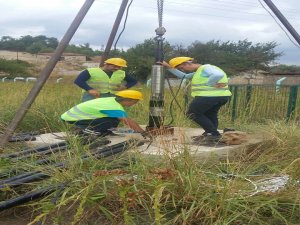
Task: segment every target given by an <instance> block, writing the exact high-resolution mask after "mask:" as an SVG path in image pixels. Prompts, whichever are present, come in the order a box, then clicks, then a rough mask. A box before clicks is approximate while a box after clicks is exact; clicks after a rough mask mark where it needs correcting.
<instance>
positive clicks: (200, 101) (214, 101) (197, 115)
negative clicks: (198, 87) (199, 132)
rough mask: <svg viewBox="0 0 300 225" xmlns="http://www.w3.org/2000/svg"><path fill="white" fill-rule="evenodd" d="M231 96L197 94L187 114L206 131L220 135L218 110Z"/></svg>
mask: <svg viewBox="0 0 300 225" xmlns="http://www.w3.org/2000/svg"><path fill="white" fill-rule="evenodd" d="M229 99H230V97H229V96H222V97H202V96H196V97H195V98H194V99H193V101H192V102H191V103H190V105H189V109H188V111H187V116H188V117H189V118H190V119H191V120H193V121H194V122H196V123H197V124H198V125H199V126H201V127H202V128H203V129H204V131H205V132H206V133H210V134H212V135H220V133H219V132H218V125H219V120H218V112H219V110H220V108H221V107H222V106H223V105H225V104H226V103H227V102H228V101H229Z"/></svg>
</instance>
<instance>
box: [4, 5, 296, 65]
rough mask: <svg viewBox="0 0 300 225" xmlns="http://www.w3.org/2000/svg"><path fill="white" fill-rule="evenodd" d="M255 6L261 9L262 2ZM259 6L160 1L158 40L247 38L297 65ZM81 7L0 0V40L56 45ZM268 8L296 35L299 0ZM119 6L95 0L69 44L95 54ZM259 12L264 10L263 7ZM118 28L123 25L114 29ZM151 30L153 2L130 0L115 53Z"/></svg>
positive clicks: (289, 44)
mask: <svg viewBox="0 0 300 225" xmlns="http://www.w3.org/2000/svg"><path fill="white" fill-rule="evenodd" d="M260 1H261V2H262V3H263V4H264V1H263V0H260ZM260 1H259V0H189V1H187V0H164V16H163V26H164V27H165V28H166V30H167V32H166V34H165V36H164V37H165V38H166V40H167V41H169V42H170V43H171V44H182V45H184V46H188V45H189V44H190V43H192V42H193V41H195V40H198V41H201V42H207V41H210V40H221V41H238V40H244V39H247V40H248V41H251V42H253V43H265V42H270V41H275V42H277V43H278V44H279V47H278V48H277V49H276V50H277V51H283V52H284V56H282V57H281V58H280V59H279V60H278V63H283V64H295V65H300V48H299V47H298V44H297V42H296V41H295V40H294V39H293V37H292V36H291V35H289V37H290V39H291V40H292V41H291V40H290V39H289V38H288V37H287V35H286V33H285V32H284V31H283V30H285V29H284V28H283V30H282V29H281V28H280V27H279V25H278V24H277V23H276V22H275V20H274V18H272V17H271V15H270V14H269V13H268V12H267V11H266V10H265V9H264V8H263V7H262V5H261V4H260ZM84 2H85V0H26V1H24V0H9V1H7V0H0V5H1V7H0V36H5V35H7V36H11V37H14V38H18V37H21V36H24V35H32V36H36V35H46V36H47V37H56V38H58V39H59V40H60V39H61V38H62V37H63V35H64V34H65V32H66V30H67V29H68V27H69V26H70V24H71V22H72V21H73V19H74V17H75V16H76V14H77V13H78V11H79V9H80V8H81V6H82V5H83V3H84ZM129 2H130V0H129ZM273 3H274V4H275V5H276V6H277V7H278V8H279V10H281V12H282V13H283V15H284V16H285V17H286V18H287V20H288V21H289V22H290V23H291V25H292V26H293V27H294V28H295V30H296V31H297V32H298V33H300V4H299V0H284V1H283V0H273ZM120 4H121V0H96V1H95V2H94V4H93V5H92V7H91V9H90V10H89V12H88V14H87V15H86V17H85V19H84V20H83V22H82V24H81V25H80V27H79V29H78V30H77V32H76V34H75V35H74V37H73V38H72V40H71V43H73V44H84V43H90V45H91V46H93V47H94V48H96V49H101V46H102V48H103V47H104V46H105V44H106V42H107V39H108V37H109V35H110V32H111V28H112V26H113V23H114V21H115V18H116V15H117V12H118V10H119V7H120ZM264 5H265V4H264ZM265 7H266V8H267V9H269V8H268V7H267V6H266V5H265ZM124 16H125V15H124ZM278 23H279V24H281V23H280V22H278ZM122 27H123V21H122V22H121V24H120V28H119V30H121V29H122ZM157 27H158V13H157V0H133V3H132V5H131V7H130V9H129V16H128V19H127V24H126V29H125V31H124V33H123V35H122V36H121V38H120V40H119V42H118V48H124V49H126V48H128V47H132V46H134V45H136V44H138V43H142V42H143V41H144V40H145V39H148V38H151V37H154V36H155V29H156V28H157ZM282 27H284V26H283V25H282ZM286 32H287V31H286ZM287 33H288V32H287ZM288 34H289V33H288Z"/></svg>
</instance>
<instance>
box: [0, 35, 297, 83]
mask: <svg viewBox="0 0 300 225" xmlns="http://www.w3.org/2000/svg"><path fill="white" fill-rule="evenodd" d="M58 43H59V42H58V40H57V39H56V38H54V37H46V36H44V35H39V36H35V37H32V36H30V35H26V36H22V37H20V38H18V39H15V38H12V37H10V36H3V37H1V39H0V50H10V51H24V52H29V53H32V54H36V53H42V52H53V51H54V50H55V48H56V47H57V45H58ZM277 46H278V44H277V43H276V42H267V43H252V42H251V41H248V40H240V41H237V42H233V41H226V42H223V41H220V40H212V41H209V42H206V43H203V42H201V41H197V40H196V41H194V42H193V43H191V44H190V45H188V46H183V45H181V44H171V43H169V42H167V41H165V42H164V46H163V49H164V52H163V54H164V58H165V59H166V60H168V59H170V58H172V57H174V56H190V57H193V58H194V59H195V60H196V61H198V62H199V63H201V64H213V65H216V66H219V67H221V68H222V69H224V70H225V71H226V72H227V73H228V75H229V76H234V75H238V74H239V73H240V72H246V71H253V70H260V69H262V70H270V69H273V70H274V67H271V66H270V65H272V64H273V63H274V62H276V60H277V59H278V58H279V57H280V56H281V55H282V54H283V53H282V52H277V51H276V50H275V49H276V47H277ZM156 47H157V43H156V40H155V39H154V38H150V39H146V40H144V42H143V43H140V44H137V45H135V46H133V47H130V48H129V49H127V50H126V51H125V50H123V49H114V50H112V51H111V52H110V55H109V57H123V58H124V59H126V60H127V62H128V68H127V70H128V72H129V73H131V74H132V75H133V76H135V77H136V78H138V79H139V80H145V79H146V78H147V77H148V76H149V74H150V73H151V67H152V65H153V64H155V55H156V54H155V51H156ZM65 52H70V53H78V54H83V55H86V56H88V57H93V56H99V55H101V54H102V51H99V50H93V49H92V48H91V47H90V45H89V43H86V44H83V45H74V44H70V45H68V47H67V48H66V50H65ZM279 68H284V69H285V72H289V71H288V70H289V66H284V67H282V66H281V67H279ZM292 70H293V71H295V70H296V71H300V69H299V67H297V66H296V67H295V66H293V67H292Z"/></svg>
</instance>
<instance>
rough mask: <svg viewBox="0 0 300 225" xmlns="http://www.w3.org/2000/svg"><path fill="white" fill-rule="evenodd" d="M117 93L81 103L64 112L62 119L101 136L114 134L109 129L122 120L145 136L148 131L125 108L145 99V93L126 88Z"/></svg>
mask: <svg viewBox="0 0 300 225" xmlns="http://www.w3.org/2000/svg"><path fill="white" fill-rule="evenodd" d="M115 95H116V96H115V97H107V98H96V99H94V100H90V101H86V102H83V103H80V104H78V105H76V106H74V107H73V108H71V109H70V110H68V111H67V112H65V113H64V114H62V115H61V119H62V120H63V121H65V122H67V123H70V124H74V125H76V126H77V127H78V128H81V129H82V130H83V132H85V131H87V132H86V133H89V132H92V133H94V134H97V135H99V136H106V135H110V134H112V132H111V131H110V130H109V129H111V128H115V127H117V126H118V125H119V123H120V121H122V122H123V123H125V124H126V125H127V126H129V127H130V128H131V129H133V130H135V131H137V132H139V133H141V134H142V135H143V136H144V137H145V134H146V132H145V131H144V130H143V129H142V128H141V127H140V126H139V124H138V123H137V122H135V121H134V120H132V119H130V118H128V116H127V113H126V112H125V110H124V108H123V107H130V106H132V105H135V104H136V103H137V102H138V101H139V100H143V94H142V93H141V92H139V91H134V90H124V91H119V92H117V93H116V94H115Z"/></svg>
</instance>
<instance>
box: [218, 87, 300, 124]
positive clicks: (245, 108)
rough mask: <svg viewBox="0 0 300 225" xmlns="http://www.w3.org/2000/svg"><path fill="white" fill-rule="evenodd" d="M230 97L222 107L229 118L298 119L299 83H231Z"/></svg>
mask: <svg viewBox="0 0 300 225" xmlns="http://www.w3.org/2000/svg"><path fill="white" fill-rule="evenodd" d="M229 88H230V90H231V92H232V98H231V100H230V102H229V103H228V104H227V105H226V106H225V107H224V109H223V110H225V111H226V112H225V113H228V114H229V115H230V117H231V120H232V121H234V120H236V119H240V118H242V119H243V118H244V119H247V120H252V121H259V120H265V119H273V120H276V119H286V120H291V119H293V120H300V97H299V96H298V89H299V85H295V86H284V85H282V86H276V85H231V86H230V87H229Z"/></svg>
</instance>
